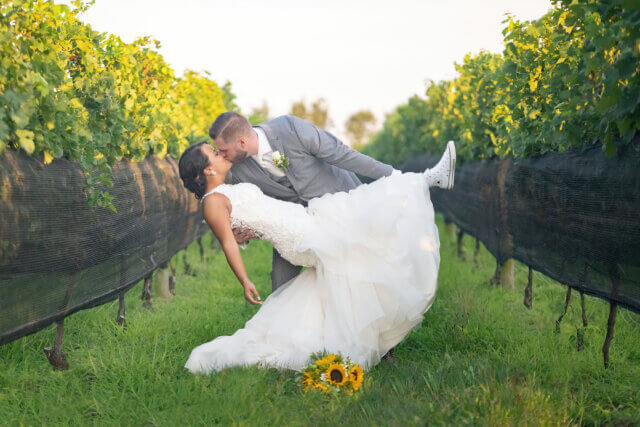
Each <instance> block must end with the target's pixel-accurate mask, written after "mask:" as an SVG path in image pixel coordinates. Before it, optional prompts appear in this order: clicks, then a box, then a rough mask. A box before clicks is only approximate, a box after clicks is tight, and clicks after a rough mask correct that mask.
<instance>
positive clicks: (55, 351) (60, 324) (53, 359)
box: [44, 276, 74, 371]
mask: <svg viewBox="0 0 640 427" xmlns="http://www.w3.org/2000/svg"><path fill="white" fill-rule="evenodd" d="M73 283H74V279H73V276H69V277H68V278H67V291H66V292H65V295H64V300H63V302H62V306H61V308H62V309H66V308H67V306H68V305H69V301H71V294H72V293H73ZM56 326H57V331H56V339H55V341H54V343H53V347H45V348H44V354H45V355H46V356H47V359H49V363H51V366H53V369H54V370H55V371H66V370H67V369H69V363H68V362H67V358H66V357H65V355H64V350H62V336H63V335H64V317H63V318H62V319H60V320H58V321H57V322H56Z"/></svg>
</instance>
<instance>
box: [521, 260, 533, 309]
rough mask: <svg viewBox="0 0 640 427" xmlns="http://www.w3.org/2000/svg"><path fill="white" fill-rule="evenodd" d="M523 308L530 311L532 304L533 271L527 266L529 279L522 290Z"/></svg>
mask: <svg viewBox="0 0 640 427" xmlns="http://www.w3.org/2000/svg"><path fill="white" fill-rule="evenodd" d="M523 303H524V306H525V307H527V308H528V309H531V306H532V304H533V269H532V268H531V266H529V277H528V279H527V287H526V288H524V302H523Z"/></svg>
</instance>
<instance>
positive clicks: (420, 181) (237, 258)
mask: <svg viewBox="0 0 640 427" xmlns="http://www.w3.org/2000/svg"><path fill="white" fill-rule="evenodd" d="M209 135H210V137H211V139H212V140H213V144H214V145H210V144H208V143H207V142H204V141H203V142H200V143H197V144H194V145H192V146H190V147H189V148H187V149H186V150H185V151H184V153H183V154H182V156H181V157H180V161H179V170H180V178H181V179H182V181H183V183H184V186H185V187H186V188H187V189H188V190H189V191H191V192H193V193H194V194H195V197H196V198H197V199H199V200H200V202H201V204H202V211H203V215H204V220H205V221H206V223H207V224H208V225H209V227H211V230H212V231H213V234H214V235H215V236H216V238H217V239H218V240H219V241H220V244H221V246H222V250H223V251H224V254H225V256H226V258H227V262H228V263H229V266H230V267H231V269H232V270H233V272H234V273H235V275H236V277H237V278H238V281H239V282H240V284H241V285H242V287H243V289H244V297H245V299H246V300H247V301H248V302H249V303H251V304H255V305H260V306H261V307H260V309H259V310H258V311H257V313H256V314H255V315H254V316H253V317H252V318H251V319H250V320H249V321H247V322H246V324H245V326H244V328H242V329H239V330H237V331H236V332H235V333H234V334H233V335H231V336H219V337H217V338H215V339H213V340H212V341H209V342H207V343H204V344H201V345H199V346H198V347H196V348H194V349H193V350H192V352H191V355H190V356H189V359H188V360H187V362H186V365H185V367H186V368H187V369H189V370H190V371H191V372H193V373H209V372H212V371H220V370H222V369H224V368H227V367H231V366H249V365H254V364H258V365H260V366H265V367H267V366H268V367H275V368H280V369H294V370H300V369H302V368H303V367H304V366H305V365H306V364H307V363H308V362H309V360H310V357H311V354H312V353H315V352H321V351H326V352H329V353H340V354H342V355H343V356H344V357H348V358H350V359H351V360H353V361H354V362H355V363H358V364H360V365H361V366H363V367H365V369H366V368H369V367H372V366H374V365H375V364H377V363H378V362H379V361H380V359H381V358H382V357H383V356H384V355H385V354H386V353H387V352H389V351H390V350H392V349H393V347H394V346H395V345H396V344H398V343H399V342H400V341H402V340H403V339H404V337H405V336H406V335H407V334H408V333H409V332H410V331H411V330H412V329H414V328H417V327H419V326H420V324H421V321H422V319H423V316H424V313H425V312H426V311H427V310H428V309H429V308H430V307H431V304H432V303H433V300H434V298H435V294H436V288H437V279H438V268H439V266H440V240H439V236H438V229H437V227H436V224H435V220H434V211H433V205H432V203H431V199H430V191H429V188H430V187H434V186H436V187H441V188H445V189H450V188H452V187H453V181H454V171H455V160H456V154H455V146H454V144H453V141H449V143H448V144H447V148H446V150H445V153H444V155H443V156H442V158H441V159H440V161H439V162H438V164H437V165H436V166H435V167H433V168H431V169H427V170H426V171H424V172H420V173H413V172H411V173H402V172H400V171H398V170H396V169H394V168H393V167H392V166H390V165H387V164H384V163H381V162H379V161H377V160H374V159H372V158H370V157H368V156H366V155H364V154H361V153H359V152H358V151H356V150H353V149H352V148H350V147H348V146H347V145H345V144H343V143H342V142H341V141H340V140H339V139H338V138H336V137H335V136H334V135H333V134H331V133H330V132H327V131H325V130H323V129H320V128H318V127H317V126H315V125H313V124H311V123H309V122H307V121H305V120H303V119H301V118H299V117H296V116H293V115H285V116H279V117H276V118H275V119H272V120H269V121H267V122H264V123H261V124H258V125H255V126H251V124H250V123H249V121H248V120H247V119H246V118H245V117H244V116H242V115H240V114H238V113H235V112H226V113H223V114H221V115H219V116H218V117H217V118H216V120H215V122H214V123H213V125H212V126H211V128H210V130H209ZM356 174H358V175H360V176H363V177H368V178H371V179H373V180H375V181H373V182H371V183H369V184H362V183H361V182H360V180H359V179H358V177H357V176H356ZM250 239H261V240H266V241H268V242H270V243H271V244H272V245H273V264H272V271H271V282H272V288H273V291H272V293H271V295H269V297H268V298H266V299H265V300H264V301H262V300H261V298H260V295H259V294H258V291H257V290H256V287H255V285H254V284H253V283H252V281H251V279H250V278H249V277H248V276H247V272H246V269H245V267H244V264H243V261H242V256H241V254H240V246H239V244H245V243H246V242H247V241H248V240H250Z"/></svg>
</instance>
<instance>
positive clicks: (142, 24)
mask: <svg viewBox="0 0 640 427" xmlns="http://www.w3.org/2000/svg"><path fill="white" fill-rule="evenodd" d="M57 2H59V3H66V4H69V3H70V1H68V0H57ZM549 8H551V3H550V1H548V0H485V1H480V0H444V1H443V0H437V1H432V0H428V1H427V0H423V1H419V0H394V1H388V0H387V1H378V0H340V1H339V0H324V1H315V2H312V1H306V0H269V1H258V0H227V1H218V0H179V1H175V0H174V1H169V0H96V3H95V4H94V5H93V6H92V7H91V8H90V9H89V10H88V11H87V12H86V13H85V14H84V15H83V16H82V19H83V20H84V21H85V22H87V23H89V24H90V25H91V26H92V27H93V28H94V29H95V30H98V31H108V32H111V33H114V34H117V35H119V36H121V37H122V38H123V39H124V40H125V41H128V42H130V41H132V40H133V39H135V38H136V37H140V36H144V35H150V36H152V37H153V38H156V39H158V40H160V42H161V43H162V47H161V49H160V52H161V53H162V55H163V56H164V58H165V59H166V60H167V62H169V64H171V66H172V67H173V68H174V70H175V71H176V72H177V73H178V74H181V73H182V71H183V70H184V69H187V68H188V69H192V70H196V71H203V70H207V71H209V72H210V73H211V77H212V78H213V79H214V80H216V81H217V82H218V83H220V84H222V83H224V81H225V80H230V81H231V82H232V84H233V90H234V92H235V94H236V95H237V102H238V105H239V106H240V108H241V109H242V110H243V112H245V113H249V112H250V110H251V108H252V107H256V106H259V105H261V103H262V101H263V100H266V101H267V103H268V105H269V107H270V109H271V111H270V113H271V115H272V116H276V115H280V114H287V113H288V112H289V108H290V106H291V103H292V102H293V101H295V100H299V99H302V98H304V99H306V100H307V102H310V101H312V100H314V99H316V98H318V97H324V98H325V99H326V100H327V103H328V106H329V116H330V117H331V119H332V120H333V122H334V126H333V127H330V128H329V130H332V131H333V132H335V133H336V134H338V135H339V136H343V128H344V125H343V124H344V121H345V120H346V118H347V117H348V116H349V114H351V113H353V112H355V111H357V110H360V109H369V110H371V111H373V112H374V113H375V115H376V116H377V117H378V120H379V123H378V125H380V124H381V122H382V120H383V119H384V114H385V113H388V112H391V111H393V109H394V107H396V106H397V105H399V104H401V103H404V102H406V101H407V99H408V98H409V97H411V96H412V95H414V94H416V93H418V94H421V95H422V94H424V90H425V81H426V80H427V79H434V80H441V79H451V78H453V77H455V70H454V62H461V61H462V59H463V57H464V55H465V54H466V53H468V52H472V53H475V52H478V51H480V50H481V49H485V50H488V51H491V52H496V53H499V52H502V48H503V46H502V33H501V30H502V28H503V26H504V25H503V24H502V23H501V21H502V20H504V14H505V13H506V12H510V13H512V14H514V15H515V16H516V17H517V18H518V19H521V20H530V19H536V18H538V17H540V16H542V15H543V14H544V13H545V12H546V11H547V10H548V9H549ZM213 119H214V117H212V121H213ZM345 142H346V141H345Z"/></svg>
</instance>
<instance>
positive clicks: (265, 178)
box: [231, 157, 295, 195]
mask: <svg viewBox="0 0 640 427" xmlns="http://www.w3.org/2000/svg"><path fill="white" fill-rule="evenodd" d="M231 174H232V175H233V176H235V177H236V178H238V179H239V180H240V181H241V182H251V183H254V184H256V185H258V187H260V188H261V189H262V190H263V192H265V193H268V194H277V195H284V194H287V193H289V192H290V191H291V190H290V189H289V188H288V187H286V186H284V185H282V184H280V183H279V182H277V181H276V180H274V179H273V178H272V177H271V175H270V174H269V173H268V172H267V171H265V170H264V169H262V167H260V165H259V164H258V163H257V162H256V161H255V160H254V159H253V158H252V157H247V158H246V159H245V160H244V161H243V162H242V163H240V164H237V165H234V166H233V167H232V168H231ZM294 188H295V187H294Z"/></svg>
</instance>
